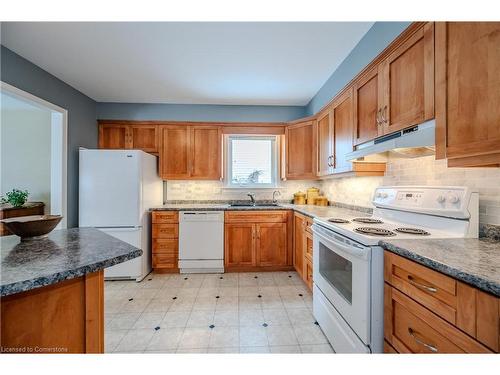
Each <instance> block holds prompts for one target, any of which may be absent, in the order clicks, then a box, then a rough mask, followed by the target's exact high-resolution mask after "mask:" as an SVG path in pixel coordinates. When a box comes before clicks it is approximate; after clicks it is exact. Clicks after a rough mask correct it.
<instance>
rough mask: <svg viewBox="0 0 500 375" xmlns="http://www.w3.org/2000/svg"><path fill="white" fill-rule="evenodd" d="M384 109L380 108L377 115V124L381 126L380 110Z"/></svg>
mask: <svg viewBox="0 0 500 375" xmlns="http://www.w3.org/2000/svg"><path fill="white" fill-rule="evenodd" d="M381 111H382V108H379V109H378V111H377V117H376V120H377V126H380V125H381V123H380V112H381Z"/></svg>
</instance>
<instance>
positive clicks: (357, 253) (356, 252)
mask: <svg viewBox="0 0 500 375" xmlns="http://www.w3.org/2000/svg"><path fill="white" fill-rule="evenodd" d="M312 231H313V233H314V234H315V235H316V236H318V237H319V238H321V239H322V240H324V241H326V242H330V243H331V244H333V245H334V246H335V247H336V248H338V249H340V250H342V251H343V252H344V253H346V254H350V255H352V256H354V257H356V258H361V259H365V260H367V259H369V258H370V252H369V251H367V249H366V248H362V247H359V246H357V245H354V244H353V245H352V246H347V245H346V244H344V243H342V242H339V241H336V240H335V239H333V238H328V237H327V236H325V235H324V234H323V233H321V232H320V231H318V230H317V229H315V228H314V226H313V227H312ZM330 251H334V250H332V249H330Z"/></svg>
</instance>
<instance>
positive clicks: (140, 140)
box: [99, 123, 158, 153]
mask: <svg viewBox="0 0 500 375" xmlns="http://www.w3.org/2000/svg"><path fill="white" fill-rule="evenodd" d="M156 132H157V126H156V125H142V124H141V125H126V124H119V123H116V124H113V123H104V124H99V148H105V149H121V150H129V149H133V150H142V151H145V152H149V153H157V152H158V137H157V133H156Z"/></svg>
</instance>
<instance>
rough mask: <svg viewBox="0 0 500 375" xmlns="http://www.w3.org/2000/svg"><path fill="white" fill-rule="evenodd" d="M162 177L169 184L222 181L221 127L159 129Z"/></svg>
mask: <svg viewBox="0 0 500 375" xmlns="http://www.w3.org/2000/svg"><path fill="white" fill-rule="evenodd" d="M160 133H161V137H160V141H161V144H160V177H161V178H163V179H169V180H176V179H177V180H179V179H182V180H189V179H195V180H219V179H220V178H221V176H222V173H221V170H222V168H221V167H222V165H221V155H222V131H221V129H220V127H218V126H203V125H200V126H196V125H190V126H186V125H164V126H161V127H160Z"/></svg>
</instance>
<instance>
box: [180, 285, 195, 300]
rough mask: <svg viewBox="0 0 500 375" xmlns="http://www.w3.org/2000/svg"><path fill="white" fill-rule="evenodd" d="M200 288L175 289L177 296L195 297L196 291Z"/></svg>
mask: <svg viewBox="0 0 500 375" xmlns="http://www.w3.org/2000/svg"><path fill="white" fill-rule="evenodd" d="M199 291H200V288H191V287H189V288H180V289H178V291H177V297H193V298H196V297H197V296H198V292H199Z"/></svg>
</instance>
